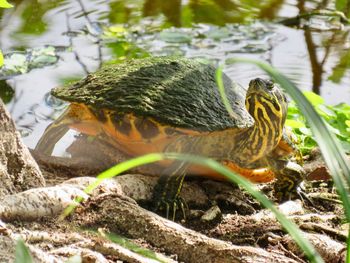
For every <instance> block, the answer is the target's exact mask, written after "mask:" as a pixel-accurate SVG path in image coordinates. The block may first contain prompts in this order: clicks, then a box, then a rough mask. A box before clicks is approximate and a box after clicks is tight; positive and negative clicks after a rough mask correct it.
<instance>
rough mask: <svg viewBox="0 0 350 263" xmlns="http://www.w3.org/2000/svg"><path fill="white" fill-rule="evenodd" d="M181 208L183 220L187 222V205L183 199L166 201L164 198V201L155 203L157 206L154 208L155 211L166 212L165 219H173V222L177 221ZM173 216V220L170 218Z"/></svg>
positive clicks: (176, 198)
mask: <svg viewBox="0 0 350 263" xmlns="http://www.w3.org/2000/svg"><path fill="white" fill-rule="evenodd" d="M179 208H180V209H181V211H182V215H183V219H184V220H186V209H187V208H188V207H187V204H186V202H185V201H184V200H183V199H182V198H181V197H175V198H173V199H172V200H169V199H168V200H165V198H162V200H158V201H157V202H155V205H154V206H153V209H152V210H153V211H156V212H158V211H165V217H166V219H171V220H172V221H175V218H176V213H177V211H178V210H179ZM170 214H171V218H170Z"/></svg>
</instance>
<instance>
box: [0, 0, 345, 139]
mask: <svg viewBox="0 0 350 263" xmlns="http://www.w3.org/2000/svg"><path fill="white" fill-rule="evenodd" d="M331 2H332V1H324V0H322V1H321V0H318V1H317V0H312V1H311V0H310V1H307V0H299V1H292V0H285V1H283V0H267V1H251V0H241V1H231V0H206V1H201V0H183V1H181V0H172V1H161V0H153V1H151V0H128V1H122V0H114V1H106V0H102V1H101V0H89V1H87V0H60V1H48V0H46V1H45V0H44V1H40V2H39V1H35V0H21V1H12V3H14V5H15V8H13V9H8V10H0V48H1V49H3V50H4V51H5V52H10V51H15V50H25V49H26V50H28V49H33V48H40V47H43V46H44V45H50V46H54V47H63V48H61V49H60V50H58V56H59V57H60V59H59V61H58V62H57V63H56V64H54V65H53V66H48V67H45V68H40V69H34V70H32V71H30V72H29V73H27V74H25V75H20V76H17V77H15V78H12V79H11V81H7V82H3V84H5V85H0V95H1V96H2V97H3V98H4V99H5V100H6V101H7V102H8V103H9V104H8V106H9V107H10V108H11V109H12V114H13V116H14V118H15V119H16V120H19V121H18V122H17V125H18V126H19V128H21V127H22V128H23V129H24V128H25V127H28V124H30V129H33V131H34V132H33V133H31V134H30V135H28V137H26V143H27V144H28V145H31V146H32V145H35V142H36V140H37V138H38V135H40V134H41V133H42V131H43V130H44V128H45V127H46V126H47V124H48V123H49V121H50V119H52V118H54V117H55V116H56V115H57V113H58V111H59V110H60V109H59V108H58V107H56V106H55V104H52V105H51V104H46V103H45V98H47V97H46V94H47V93H48V92H49V90H50V89H51V88H53V87H55V86H58V85H62V84H63V83H67V82H69V81H70V80H72V79H77V78H80V77H82V76H84V75H86V74H87V72H91V71H94V70H96V69H97V68H98V67H100V66H101V64H102V63H103V62H104V61H111V60H114V61H121V60H124V59H127V58H133V57H144V56H148V55H166V54H181V55H185V56H189V57H200V58H205V59H210V60H214V61H216V62H218V63H223V62H224V61H225V60H226V59H227V58H230V57H234V56H244V57H251V58H256V59H261V60H265V61H267V62H269V63H271V64H272V65H273V66H275V67H277V68H279V69H280V70H281V71H282V72H283V73H285V74H287V75H288V76H289V77H290V78H291V79H292V80H293V81H294V82H295V83H296V84H298V86H299V87H300V88H302V89H305V90H310V89H312V90H313V91H315V92H316V93H320V94H321V95H322V96H323V97H325V99H326V101H327V102H328V103H334V104H335V103H340V102H347V103H349V102H350V79H349V76H350V73H349V70H348V68H349V67H350V62H349V61H350V45H349V28H348V27H344V28H342V29H337V30H336V29H335V28H336V26H337V25H339V23H338V24H335V23H334V21H335V20H336V19H333V20H329V19H328V20H329V21H330V22H329V21H328V20H327V19H324V17H323V18H322V17H314V18H312V19H310V20H304V21H302V23H300V24H294V25H293V26H291V27H286V26H283V25H279V24H277V23H276V21H281V20H284V19H286V18H291V17H295V16H297V15H298V14H304V13H306V12H309V11H310V10H314V9H316V8H318V9H324V8H327V7H329V6H330V4H331ZM256 19H257V20H263V21H266V20H268V21H272V22H273V23H267V24H266V23H259V22H258V23H256V22H253V23H252V24H250V23H251V21H255V20H256ZM299 22H300V21H299ZM231 23H246V24H247V25H246V26H244V25H231ZM110 25H115V28H114V29H115V31H114V32H112V31H109V30H108V27H109V26H110ZM173 27H176V28H175V29H174V28H173ZM327 27H329V30H325V28H327ZM118 30H120V32H119V31H118ZM123 30H125V32H127V33H125V34H124V31H123ZM106 32H107V33H109V35H107V34H106ZM175 33H176V34H177V35H175ZM181 38H182V39H187V40H186V41H180V39H181ZM169 39H172V41H173V42H171V41H170V40H169ZM174 39H175V40H174ZM226 72H227V74H228V75H229V76H230V77H231V78H232V79H233V80H235V81H237V82H239V83H241V84H243V85H244V86H245V85H247V83H248V82H249V80H250V79H251V78H253V77H256V76H257V75H263V73H262V72H260V71H259V70H258V69H256V68H254V67H253V66H249V65H235V66H228V67H227V68H226ZM9 85H10V86H9ZM8 87H10V88H11V89H12V90H13V91H14V92H12V93H11V92H10V93H9V92H8ZM4 94H5V95H4ZM33 105H38V106H37V107H34V108H33Z"/></svg>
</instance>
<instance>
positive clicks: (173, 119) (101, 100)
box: [52, 57, 253, 131]
mask: <svg viewBox="0 0 350 263" xmlns="http://www.w3.org/2000/svg"><path fill="white" fill-rule="evenodd" d="M215 70H216V69H215V67H213V66H211V65H206V64H202V63H200V62H198V61H196V60H190V59H185V58H178V57H154V58H145V59H135V60H130V61H127V62H125V63H123V64H116V65H109V66H105V67H103V68H102V69H100V70H99V71H97V72H95V73H93V74H90V75H88V76H87V77H86V78H85V79H83V80H81V81H79V82H77V83H75V84H74V85H73V86H70V87H60V88H56V89H54V90H53V91H52V94H53V95H54V96H56V97H58V98H61V99H63V100H67V101H71V102H82V103H85V104H88V105H92V106H93V107H95V108H97V109H100V108H107V109H112V110H115V111H117V112H118V113H119V114H126V113H134V114H135V115H136V116H144V117H151V118H154V119H156V120H157V121H159V122H161V123H164V124H170V125H172V126H177V127H181V128H190V129H194V130H199V131H214V130H223V129H226V128H230V127H247V126H250V125H252V123H253V121H252V118H251V117H250V115H249V114H248V113H247V111H246V109H245V106H244V98H245V91H244V90H243V89H242V87H240V86H238V85H235V84H233V83H232V82H231V80H230V79H229V78H228V77H227V75H225V74H223V81H224V85H225V89H226V93H227V96H228V99H229V101H230V102H231V105H232V107H233V109H234V110H235V112H236V113H237V116H239V117H237V118H235V119H234V118H232V117H230V116H229V115H228V113H227V111H226V109H225V107H224V105H223V103H222V101H221V98H220V94H219V92H218V89H217V85H216V81H215Z"/></svg>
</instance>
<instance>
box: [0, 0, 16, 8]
mask: <svg viewBox="0 0 350 263" xmlns="http://www.w3.org/2000/svg"><path fill="white" fill-rule="evenodd" d="M0 7H2V8H11V7H13V5H11V4H10V3H8V2H7V1H6V0H0Z"/></svg>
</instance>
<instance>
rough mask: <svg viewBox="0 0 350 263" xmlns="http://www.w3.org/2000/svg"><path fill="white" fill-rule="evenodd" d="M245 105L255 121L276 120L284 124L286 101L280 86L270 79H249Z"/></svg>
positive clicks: (267, 122) (286, 108) (270, 121)
mask: <svg viewBox="0 0 350 263" xmlns="http://www.w3.org/2000/svg"><path fill="white" fill-rule="evenodd" d="M246 107H247V110H248V112H249V113H250V114H251V115H252V116H253V117H254V119H255V121H258V122H262V121H263V122H265V124H266V125H268V127H271V126H270V125H269V123H271V124H272V123H273V122H278V123H280V125H281V126H283V125H284V121H285V119H286V115H287V110H288V103H287V99H286V96H285V95H284V93H283V92H282V90H281V88H280V87H279V86H278V85H277V84H276V83H274V82H272V81H271V80H265V79H261V78H256V79H253V80H251V81H250V83H249V88H248V91H247V96H246Z"/></svg>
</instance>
